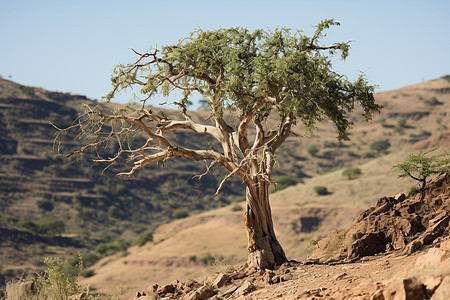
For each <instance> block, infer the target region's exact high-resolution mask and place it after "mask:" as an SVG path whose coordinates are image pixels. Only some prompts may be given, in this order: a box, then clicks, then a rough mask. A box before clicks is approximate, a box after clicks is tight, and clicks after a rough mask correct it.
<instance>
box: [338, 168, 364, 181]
mask: <svg viewBox="0 0 450 300" xmlns="http://www.w3.org/2000/svg"><path fill="white" fill-rule="evenodd" d="M358 175H361V169H360V168H357V167H349V168H347V169H345V170H344V171H343V172H342V176H345V177H347V178H348V180H350V179H353V178H356V177H358Z"/></svg>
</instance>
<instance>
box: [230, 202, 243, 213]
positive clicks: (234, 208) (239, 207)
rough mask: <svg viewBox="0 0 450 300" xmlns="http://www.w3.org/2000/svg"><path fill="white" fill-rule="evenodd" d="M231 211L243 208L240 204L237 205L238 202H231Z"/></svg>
mask: <svg viewBox="0 0 450 300" xmlns="http://www.w3.org/2000/svg"><path fill="white" fill-rule="evenodd" d="M230 209H231V211H240V210H242V209H243V208H242V206H241V205H239V204H238V203H235V204H233V205H232V206H231V208H230Z"/></svg>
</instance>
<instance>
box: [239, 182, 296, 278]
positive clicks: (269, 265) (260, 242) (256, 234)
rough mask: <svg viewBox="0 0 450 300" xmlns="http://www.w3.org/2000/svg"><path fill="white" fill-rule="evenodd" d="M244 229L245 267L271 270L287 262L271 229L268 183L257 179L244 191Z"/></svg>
mask: <svg viewBox="0 0 450 300" xmlns="http://www.w3.org/2000/svg"><path fill="white" fill-rule="evenodd" d="M246 200H247V201H246V211H245V229H246V231H247V238H248V247H247V249H248V252H249V255H248V259H247V266H248V267H249V268H257V269H273V268H274V267H276V266H280V265H281V264H283V263H284V262H287V261H288V260H287V258H286V255H285V253H284V250H283V248H282V247H281V245H280V243H279V242H278V240H277V238H276V236H275V231H274V229H273V221H272V212H271V208H270V204H269V182H268V181H266V180H264V179H263V178H258V180H257V182H256V184H255V185H253V186H247V189H246Z"/></svg>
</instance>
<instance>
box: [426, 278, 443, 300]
mask: <svg viewBox="0 0 450 300" xmlns="http://www.w3.org/2000/svg"><path fill="white" fill-rule="evenodd" d="M441 282H442V278H441V277H439V276H428V277H427V278H425V280H424V281H423V285H424V286H425V294H426V295H427V297H428V298H430V297H431V296H432V295H433V294H434V292H435V291H436V289H437V288H438V287H439V285H440V284H441Z"/></svg>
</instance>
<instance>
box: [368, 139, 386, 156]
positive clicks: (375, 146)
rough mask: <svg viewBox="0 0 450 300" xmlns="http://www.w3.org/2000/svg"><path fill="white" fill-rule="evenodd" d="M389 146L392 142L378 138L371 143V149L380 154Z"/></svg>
mask: <svg viewBox="0 0 450 300" xmlns="http://www.w3.org/2000/svg"><path fill="white" fill-rule="evenodd" d="M389 147H391V144H390V143H389V141H388V140H378V141H375V142H373V143H372V144H370V149H371V150H374V151H376V152H377V154H378V155H380V154H381V153H384V152H386V150H387V149H389Z"/></svg>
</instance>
